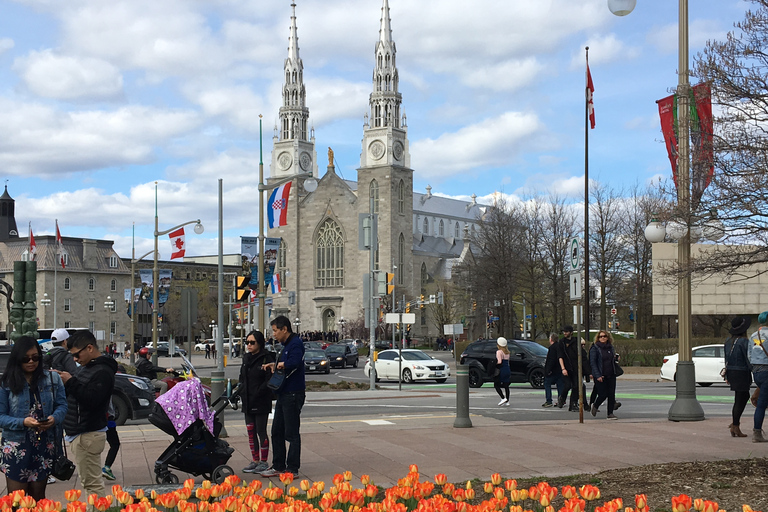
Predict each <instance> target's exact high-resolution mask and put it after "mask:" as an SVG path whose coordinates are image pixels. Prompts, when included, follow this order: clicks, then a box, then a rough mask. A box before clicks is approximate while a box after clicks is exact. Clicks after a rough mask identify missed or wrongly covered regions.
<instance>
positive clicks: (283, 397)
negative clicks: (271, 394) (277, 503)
mask: <svg viewBox="0 0 768 512" xmlns="http://www.w3.org/2000/svg"><path fill="white" fill-rule="evenodd" d="M305 398H306V394H305V393H304V391H299V392H296V393H280V394H278V395H277V401H276V402H275V417H274V418H273V419H272V467H273V468H274V469H276V470H277V471H285V470H288V471H290V472H293V473H298V472H299V466H300V465H301V434H300V433H299V427H300V426H301V408H302V407H303V406H304V399H305ZM286 442H288V443H289V444H290V446H289V447H288V456H287V457H286V450H285V443H286Z"/></svg>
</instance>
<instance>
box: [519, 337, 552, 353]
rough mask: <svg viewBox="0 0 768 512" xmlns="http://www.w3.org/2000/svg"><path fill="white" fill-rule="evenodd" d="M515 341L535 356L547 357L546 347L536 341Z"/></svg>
mask: <svg viewBox="0 0 768 512" xmlns="http://www.w3.org/2000/svg"><path fill="white" fill-rule="evenodd" d="M515 343H517V344H518V345H520V346H521V347H523V348H524V349H525V350H527V351H528V352H531V353H532V354H533V355H535V356H542V357H547V349H546V348H544V347H542V346H541V345H539V344H538V343H536V342H533V341H517V340H515Z"/></svg>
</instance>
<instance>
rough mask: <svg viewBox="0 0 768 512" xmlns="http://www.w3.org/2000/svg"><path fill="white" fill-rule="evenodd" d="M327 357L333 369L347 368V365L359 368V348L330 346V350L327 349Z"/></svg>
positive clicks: (338, 344)
mask: <svg viewBox="0 0 768 512" xmlns="http://www.w3.org/2000/svg"><path fill="white" fill-rule="evenodd" d="M325 355H326V356H328V360H329V361H330V365H331V368H337V367H340V368H346V367H347V365H352V366H354V367H355V368H357V347H353V346H352V345H342V344H341V343H337V344H334V345H328V348H326V349H325Z"/></svg>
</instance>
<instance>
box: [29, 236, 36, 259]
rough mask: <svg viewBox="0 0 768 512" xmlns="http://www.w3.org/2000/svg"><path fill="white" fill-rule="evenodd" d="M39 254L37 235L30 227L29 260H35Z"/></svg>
mask: <svg viewBox="0 0 768 512" xmlns="http://www.w3.org/2000/svg"><path fill="white" fill-rule="evenodd" d="M36 255H37V244H36V243H35V235H33V234H32V228H29V261H34V260H35V256H36Z"/></svg>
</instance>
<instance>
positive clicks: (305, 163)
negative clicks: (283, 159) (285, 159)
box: [299, 153, 312, 172]
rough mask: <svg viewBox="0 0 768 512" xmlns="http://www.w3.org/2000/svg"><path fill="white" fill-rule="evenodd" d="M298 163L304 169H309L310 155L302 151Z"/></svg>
mask: <svg viewBox="0 0 768 512" xmlns="http://www.w3.org/2000/svg"><path fill="white" fill-rule="evenodd" d="M299 165H300V166H301V168H302V169H303V170H304V171H307V172H308V171H309V168H310V167H311V166H312V157H311V156H309V153H302V154H301V159H300V160H299Z"/></svg>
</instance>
